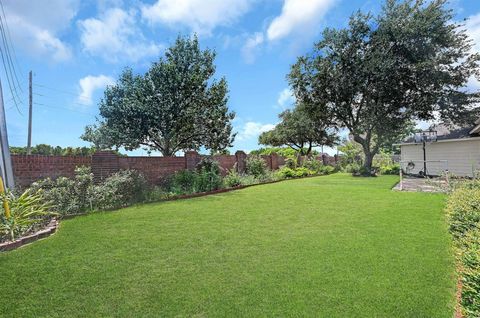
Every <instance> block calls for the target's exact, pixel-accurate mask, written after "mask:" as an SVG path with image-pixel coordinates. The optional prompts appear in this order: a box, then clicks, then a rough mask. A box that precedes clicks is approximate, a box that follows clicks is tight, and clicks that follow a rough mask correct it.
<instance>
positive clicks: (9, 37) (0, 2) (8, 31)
mask: <svg viewBox="0 0 480 318" xmlns="http://www.w3.org/2000/svg"><path fill="white" fill-rule="evenodd" d="M0 7H1V9H2V15H3V18H4V20H5V26H6V28H7V35H8V39H9V41H10V43H12V36H11V34H10V28H9V27H8V21H7V17H6V15H5V9H4V8H3V1H2V0H0ZM11 47H12V51H13V57H14V58H15V63H16V64H17V66H18V68H19V69H20V73H22V74H23V70H22V67H21V65H20V63H19V62H18V58H17V52H16V50H15V46H13V45H11Z"/></svg>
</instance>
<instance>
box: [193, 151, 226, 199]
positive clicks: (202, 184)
mask: <svg viewBox="0 0 480 318" xmlns="http://www.w3.org/2000/svg"><path fill="white" fill-rule="evenodd" d="M221 187H222V177H221V176H220V166H219V164H218V162H217V161H216V160H213V159H212V158H210V157H205V158H203V159H202V160H201V161H200V162H199V164H198V165H197V177H196V179H195V192H207V191H213V190H217V189H220V188H221Z"/></svg>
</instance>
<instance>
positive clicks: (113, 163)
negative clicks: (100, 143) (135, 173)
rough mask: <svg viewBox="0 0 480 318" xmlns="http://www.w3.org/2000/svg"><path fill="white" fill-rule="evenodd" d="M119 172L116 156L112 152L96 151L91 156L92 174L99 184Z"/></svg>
mask: <svg viewBox="0 0 480 318" xmlns="http://www.w3.org/2000/svg"><path fill="white" fill-rule="evenodd" d="M119 170H120V163H119V159H118V155H117V154H116V153H115V152H114V151H97V152H95V153H94V154H93V155H92V173H93V178H94V181H95V182H100V181H102V180H103V179H105V178H107V177H109V176H110V175H112V174H114V173H115V172H117V171H119Z"/></svg>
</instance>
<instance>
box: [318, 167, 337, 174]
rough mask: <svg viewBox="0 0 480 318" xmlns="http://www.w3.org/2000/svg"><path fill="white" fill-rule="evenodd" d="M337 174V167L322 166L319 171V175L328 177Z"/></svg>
mask: <svg viewBox="0 0 480 318" xmlns="http://www.w3.org/2000/svg"><path fill="white" fill-rule="evenodd" d="M334 172H335V167H333V166H329V165H321V166H320V168H319V169H318V170H317V173H318V174H321V175H327V174H331V173H334Z"/></svg>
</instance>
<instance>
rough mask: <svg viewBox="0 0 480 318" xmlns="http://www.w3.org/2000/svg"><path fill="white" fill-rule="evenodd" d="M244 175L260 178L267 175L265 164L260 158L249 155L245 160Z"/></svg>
mask: <svg viewBox="0 0 480 318" xmlns="http://www.w3.org/2000/svg"><path fill="white" fill-rule="evenodd" d="M245 172H246V174H248V175H252V176H254V177H257V178H258V177H261V176H264V175H265V174H266V173H267V163H266V162H265V160H263V158H262V157H261V156H257V155H251V156H248V157H247V160H246V171H245Z"/></svg>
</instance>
